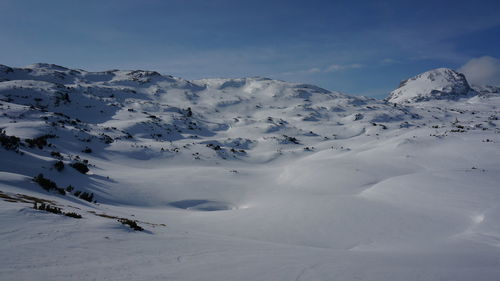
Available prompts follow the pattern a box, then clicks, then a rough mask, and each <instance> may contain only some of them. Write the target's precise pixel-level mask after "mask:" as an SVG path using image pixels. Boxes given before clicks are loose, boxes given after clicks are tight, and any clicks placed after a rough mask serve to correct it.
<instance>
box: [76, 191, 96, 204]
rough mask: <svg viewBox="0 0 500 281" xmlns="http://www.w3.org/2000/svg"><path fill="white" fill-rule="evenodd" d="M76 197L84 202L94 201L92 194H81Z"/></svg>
mask: <svg viewBox="0 0 500 281" xmlns="http://www.w3.org/2000/svg"><path fill="white" fill-rule="evenodd" d="M75 194H76V193H75ZM78 197H80V198H81V199H83V200H85V201H89V202H92V200H93V199H94V193H88V192H84V193H81V194H80V195H79V196H78Z"/></svg>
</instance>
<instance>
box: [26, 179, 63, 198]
mask: <svg viewBox="0 0 500 281" xmlns="http://www.w3.org/2000/svg"><path fill="white" fill-rule="evenodd" d="M33 181H34V182H36V183H38V185H39V186H41V187H42V188H43V189H45V190H46V191H51V190H55V191H57V192H59V194H61V195H66V191H64V189H62V188H59V187H57V184H56V183H55V182H53V181H51V180H50V179H48V178H45V177H44V176H43V174H38V176H36V177H34V178H33Z"/></svg>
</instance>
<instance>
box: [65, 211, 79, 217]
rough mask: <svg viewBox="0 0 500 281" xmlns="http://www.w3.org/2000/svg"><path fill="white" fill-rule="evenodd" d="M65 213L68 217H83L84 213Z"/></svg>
mask: <svg viewBox="0 0 500 281" xmlns="http://www.w3.org/2000/svg"><path fill="white" fill-rule="evenodd" d="M64 215H65V216H67V217H71V218H75V219H81V218H82V215H80V214H77V213H73V212H68V213H64Z"/></svg>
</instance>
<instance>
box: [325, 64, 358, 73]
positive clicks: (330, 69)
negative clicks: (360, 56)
mask: <svg viewBox="0 0 500 281" xmlns="http://www.w3.org/2000/svg"><path fill="white" fill-rule="evenodd" d="M361 67H363V65H361V64H359V63H353V64H332V65H330V66H328V67H327V68H326V69H325V70H324V72H333V71H340V70H345V69H354V68H361Z"/></svg>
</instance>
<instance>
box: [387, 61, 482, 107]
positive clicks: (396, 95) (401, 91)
mask: <svg viewBox="0 0 500 281" xmlns="http://www.w3.org/2000/svg"><path fill="white" fill-rule="evenodd" d="M472 92H473V90H472V88H471V87H470V86H469V83H468V82H467V79H466V78H465V75H463V74H462V73H459V72H457V71H455V70H453V69H449V68H437V69H433V70H429V71H427V72H424V73H422V74H419V75H417V76H415V77H412V78H409V79H407V80H404V81H402V82H401V83H400V85H399V87H398V88H397V89H396V90H394V91H392V92H391V93H390V94H389V97H388V98H387V100H388V101H389V102H394V103H403V102H407V103H408V102H420V101H428V100H433V99H458V98H460V97H464V96H468V95H469V94H471V93H472Z"/></svg>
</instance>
